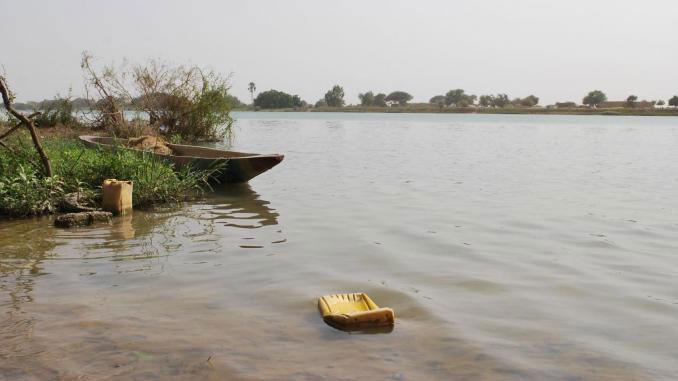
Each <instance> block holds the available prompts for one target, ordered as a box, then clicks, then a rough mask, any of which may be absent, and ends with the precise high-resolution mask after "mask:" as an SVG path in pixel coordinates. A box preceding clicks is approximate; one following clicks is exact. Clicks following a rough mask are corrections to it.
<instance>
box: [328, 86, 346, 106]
mask: <svg viewBox="0 0 678 381" xmlns="http://www.w3.org/2000/svg"><path fill="white" fill-rule="evenodd" d="M325 103H326V104H327V105H328V106H329V107H344V88H343V87H341V86H339V85H334V87H332V89H330V90H328V91H327V93H325Z"/></svg>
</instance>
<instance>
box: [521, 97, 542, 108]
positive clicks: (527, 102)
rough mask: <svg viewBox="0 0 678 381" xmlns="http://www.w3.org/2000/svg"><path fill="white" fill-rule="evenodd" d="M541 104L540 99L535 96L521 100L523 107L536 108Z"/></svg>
mask: <svg viewBox="0 0 678 381" xmlns="http://www.w3.org/2000/svg"><path fill="white" fill-rule="evenodd" d="M538 104H539V98H538V97H536V96H534V95H528V96H526V97H525V98H523V99H521V100H520V105H521V106H523V107H534V106H536V105H538Z"/></svg>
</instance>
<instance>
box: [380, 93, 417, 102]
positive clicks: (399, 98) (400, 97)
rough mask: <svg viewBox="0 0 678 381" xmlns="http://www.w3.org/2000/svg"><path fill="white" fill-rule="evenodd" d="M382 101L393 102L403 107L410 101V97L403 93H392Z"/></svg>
mask: <svg viewBox="0 0 678 381" xmlns="http://www.w3.org/2000/svg"><path fill="white" fill-rule="evenodd" d="M384 100H385V101H386V102H393V103H397V104H399V105H400V106H404V105H406V104H407V102H409V101H411V100H412V96H411V95H410V94H409V93H406V92H404V91H394V92H392V93H391V94H389V95H387V96H386V98H385V99H384Z"/></svg>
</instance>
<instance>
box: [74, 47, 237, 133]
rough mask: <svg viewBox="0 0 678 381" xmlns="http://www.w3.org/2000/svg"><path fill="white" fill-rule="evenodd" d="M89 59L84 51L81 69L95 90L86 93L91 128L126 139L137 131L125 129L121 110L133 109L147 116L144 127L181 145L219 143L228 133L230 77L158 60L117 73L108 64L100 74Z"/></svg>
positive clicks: (232, 99)
mask: <svg viewBox="0 0 678 381" xmlns="http://www.w3.org/2000/svg"><path fill="white" fill-rule="evenodd" d="M91 60H92V57H91V56H90V55H89V54H87V53H84V54H83V58H82V64H81V67H82V68H83V70H84V71H85V77H86V80H87V84H88V88H89V89H93V91H89V94H92V95H93V97H92V99H90V104H92V105H94V106H95V110H94V111H95V113H94V116H93V118H92V125H93V127H97V128H102V129H106V130H108V131H109V132H110V133H111V134H114V135H116V136H120V137H127V136H125V134H126V133H128V132H134V131H135V130H134V129H130V128H129V127H127V124H128V122H127V121H126V120H125V117H124V113H123V112H122V110H123V109H124V108H125V107H132V108H133V109H135V110H136V111H141V112H145V113H147V114H148V116H149V119H150V120H149V121H148V122H146V125H147V126H148V127H151V128H153V129H154V130H155V131H157V132H160V133H163V134H167V135H171V136H180V137H181V138H182V139H183V140H185V141H217V140H221V139H223V138H224V137H225V136H227V135H228V134H230V132H231V127H232V124H233V119H232V118H231V116H230V112H231V109H232V108H233V107H234V106H236V105H237V104H238V103H239V101H238V100H237V98H235V97H233V96H231V95H230V94H229V93H228V91H229V89H230V84H229V77H228V76H226V77H224V76H222V75H220V74H218V73H216V72H214V71H211V70H205V69H201V68H199V67H197V66H183V65H170V64H168V63H165V62H162V61H158V60H151V61H148V63H146V64H143V65H135V66H132V67H131V68H130V67H126V66H123V67H121V68H120V69H117V70H116V69H115V68H113V67H112V66H108V67H104V68H103V70H101V71H100V72H99V71H97V70H95V69H94V67H93V66H92V62H91Z"/></svg>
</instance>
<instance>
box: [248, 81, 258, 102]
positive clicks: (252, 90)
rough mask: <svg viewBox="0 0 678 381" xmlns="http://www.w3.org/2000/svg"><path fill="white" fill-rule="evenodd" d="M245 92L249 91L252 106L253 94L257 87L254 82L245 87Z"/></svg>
mask: <svg viewBox="0 0 678 381" xmlns="http://www.w3.org/2000/svg"><path fill="white" fill-rule="evenodd" d="M247 90H249V91H250V97H252V106H254V92H255V91H257V85H255V84H254V82H250V84H249V85H248V86H247Z"/></svg>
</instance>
